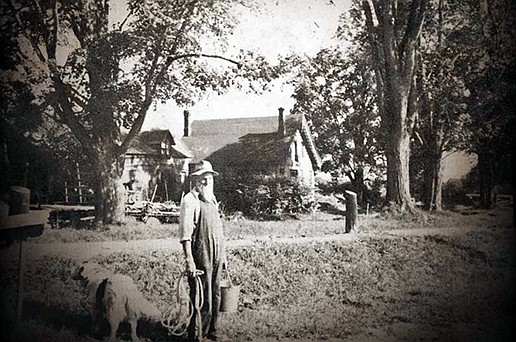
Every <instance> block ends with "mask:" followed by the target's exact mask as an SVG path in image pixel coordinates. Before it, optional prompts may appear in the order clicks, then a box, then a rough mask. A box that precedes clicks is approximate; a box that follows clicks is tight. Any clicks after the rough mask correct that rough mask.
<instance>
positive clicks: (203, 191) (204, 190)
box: [199, 186, 215, 202]
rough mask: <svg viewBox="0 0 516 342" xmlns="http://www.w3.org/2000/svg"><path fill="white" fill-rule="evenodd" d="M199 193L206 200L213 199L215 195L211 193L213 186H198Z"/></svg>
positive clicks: (210, 200)
mask: <svg viewBox="0 0 516 342" xmlns="http://www.w3.org/2000/svg"><path fill="white" fill-rule="evenodd" d="M199 194H200V195H201V196H202V197H203V198H204V199H205V200H206V201H208V202H213V201H215V195H214V194H213V188H211V187H205V186H203V187H201V188H199Z"/></svg>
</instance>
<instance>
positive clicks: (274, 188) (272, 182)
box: [215, 174, 315, 219]
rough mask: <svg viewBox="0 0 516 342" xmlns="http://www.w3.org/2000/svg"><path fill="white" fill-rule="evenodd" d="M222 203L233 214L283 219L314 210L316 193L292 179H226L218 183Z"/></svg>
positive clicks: (254, 177)
mask: <svg viewBox="0 0 516 342" xmlns="http://www.w3.org/2000/svg"><path fill="white" fill-rule="evenodd" d="M216 187H217V188H216V190H215V191H216V193H217V197H218V198H219V200H220V201H221V202H222V203H223V204H224V208H225V210H226V211H227V212H228V213H229V212H237V211H240V212H242V213H243V214H244V215H245V216H247V217H251V218H267V219H281V218H282V216H285V215H292V214H299V213H306V212H309V211H311V210H312V209H313V208H314V205H315V200H314V194H313V190H312V189H311V188H310V187H308V186H306V185H304V184H303V183H302V182H301V181H299V180H298V179H295V178H291V177H285V176H275V175H236V174H233V175H227V174H226V175H224V177H221V179H219V180H218V183H216Z"/></svg>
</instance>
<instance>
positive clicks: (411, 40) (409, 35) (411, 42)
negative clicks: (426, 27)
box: [399, 0, 428, 68]
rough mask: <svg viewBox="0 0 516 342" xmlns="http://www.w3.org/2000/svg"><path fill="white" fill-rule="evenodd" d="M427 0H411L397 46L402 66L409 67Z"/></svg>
mask: <svg viewBox="0 0 516 342" xmlns="http://www.w3.org/2000/svg"><path fill="white" fill-rule="evenodd" d="M427 5H428V0H412V3H411V6H410V13H409V17H408V22H407V27H406V29H405V34H404V35H403V38H402V40H401V43H400V46H399V55H400V60H401V62H402V66H403V67H405V68H407V66H408V68H411V67H412V64H411V63H410V60H411V59H412V57H411V54H412V52H413V50H414V49H415V46H416V41H417V39H418V37H419V35H420V33H421V29H422V27H423V21H424V18H425V14H426V7H427Z"/></svg>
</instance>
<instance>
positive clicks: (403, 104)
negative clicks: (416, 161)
mask: <svg viewBox="0 0 516 342" xmlns="http://www.w3.org/2000/svg"><path fill="white" fill-rule="evenodd" d="M407 88H409V87H403V86H400V85H398V84H395V85H390V89H389V91H388V93H387V94H388V95H389V96H387V97H386V102H385V109H386V113H385V115H384V117H382V127H383V128H384V129H385V131H386V134H387V136H386V156H387V193H386V202H387V204H390V205H396V206H397V207H399V208H400V209H402V210H405V209H412V208H413V204H412V197H411V195H410V176H409V175H410V173H409V161H410V136H411V135H410V132H409V126H408V124H407V122H406V120H407V113H408V112H409V100H410V99H409V91H408V90H405V89H407Z"/></svg>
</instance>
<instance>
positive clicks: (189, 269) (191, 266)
mask: <svg viewBox="0 0 516 342" xmlns="http://www.w3.org/2000/svg"><path fill="white" fill-rule="evenodd" d="M196 269H197V268H196V266H195V261H194V260H193V258H187V259H186V273H188V275H189V276H191V277H193V276H194V275H195V270H196Z"/></svg>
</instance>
